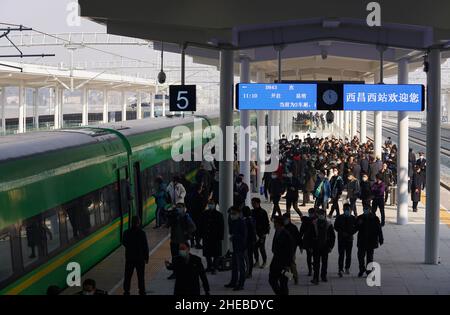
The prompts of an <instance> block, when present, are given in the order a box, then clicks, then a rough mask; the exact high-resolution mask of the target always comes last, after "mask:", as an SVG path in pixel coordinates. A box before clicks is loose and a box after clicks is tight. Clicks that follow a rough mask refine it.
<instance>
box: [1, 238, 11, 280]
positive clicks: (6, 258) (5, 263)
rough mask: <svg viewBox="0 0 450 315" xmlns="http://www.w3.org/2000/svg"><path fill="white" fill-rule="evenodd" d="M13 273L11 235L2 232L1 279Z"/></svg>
mask: <svg viewBox="0 0 450 315" xmlns="http://www.w3.org/2000/svg"><path fill="white" fill-rule="evenodd" d="M12 274H13V265H12V258H11V237H10V236H9V234H7V233H3V234H0V281H2V280H5V279H7V278H9V277H10V276H11V275H12Z"/></svg>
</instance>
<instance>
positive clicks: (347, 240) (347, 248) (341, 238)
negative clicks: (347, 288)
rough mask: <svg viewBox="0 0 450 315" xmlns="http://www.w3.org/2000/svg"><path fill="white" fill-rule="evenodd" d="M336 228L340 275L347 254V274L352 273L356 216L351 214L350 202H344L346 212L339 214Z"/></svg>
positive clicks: (340, 274)
mask: <svg viewBox="0 0 450 315" xmlns="http://www.w3.org/2000/svg"><path fill="white" fill-rule="evenodd" d="M334 229H335V230H336V232H337V234H338V252H339V259H338V267H339V277H342V275H343V273H344V256H345V274H347V275H348V274H350V266H351V263H352V248H353V234H355V233H356V218H355V217H354V216H353V215H351V206H350V204H348V203H346V204H344V214H341V215H338V216H337V217H336V221H334Z"/></svg>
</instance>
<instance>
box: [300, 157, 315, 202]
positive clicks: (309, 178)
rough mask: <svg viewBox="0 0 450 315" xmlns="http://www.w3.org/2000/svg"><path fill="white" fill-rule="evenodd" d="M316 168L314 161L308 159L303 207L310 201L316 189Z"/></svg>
mask: <svg viewBox="0 0 450 315" xmlns="http://www.w3.org/2000/svg"><path fill="white" fill-rule="evenodd" d="M316 177H317V175H316V169H315V168H314V166H313V164H312V162H311V161H310V160H308V161H307V162H306V169H305V186H304V188H303V203H302V207H304V206H306V204H307V203H309V202H310V201H311V200H310V196H311V193H312V192H313V191H314V184H315V183H316Z"/></svg>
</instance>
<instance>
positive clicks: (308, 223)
mask: <svg viewBox="0 0 450 315" xmlns="http://www.w3.org/2000/svg"><path fill="white" fill-rule="evenodd" d="M315 219H316V209H315V208H309V209H308V216H303V217H302V225H301V226H300V240H301V241H300V251H303V250H305V251H306V264H307V266H308V276H311V275H312V242H313V240H312V236H313V233H312V231H311V229H312V228H314V227H313V221H314V220H315Z"/></svg>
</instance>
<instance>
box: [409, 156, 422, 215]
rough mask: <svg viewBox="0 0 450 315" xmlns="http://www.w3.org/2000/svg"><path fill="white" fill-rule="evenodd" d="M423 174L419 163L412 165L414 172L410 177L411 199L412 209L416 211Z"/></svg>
mask: <svg viewBox="0 0 450 315" xmlns="http://www.w3.org/2000/svg"><path fill="white" fill-rule="evenodd" d="M422 187H423V176H422V169H421V168H420V165H417V164H416V165H415V166H414V174H413V176H412V178H411V201H412V202H413V211H414V212H417V205H418V204H419V201H420V197H421V195H422Z"/></svg>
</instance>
